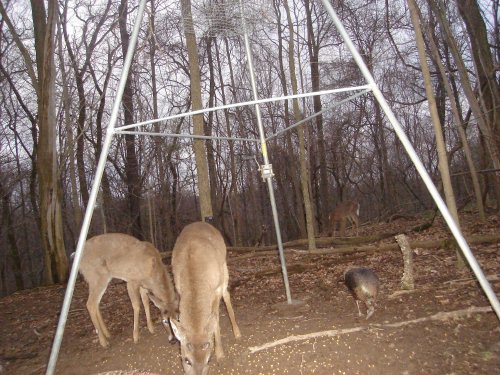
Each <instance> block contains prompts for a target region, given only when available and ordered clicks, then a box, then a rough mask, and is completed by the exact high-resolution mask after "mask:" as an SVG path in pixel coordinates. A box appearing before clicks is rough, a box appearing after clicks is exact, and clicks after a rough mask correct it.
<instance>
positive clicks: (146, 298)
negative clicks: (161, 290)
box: [139, 288, 155, 333]
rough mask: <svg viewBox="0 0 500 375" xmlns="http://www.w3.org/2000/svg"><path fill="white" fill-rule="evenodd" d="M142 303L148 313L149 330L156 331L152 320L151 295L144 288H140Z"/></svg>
mask: <svg viewBox="0 0 500 375" xmlns="http://www.w3.org/2000/svg"><path fill="white" fill-rule="evenodd" d="M139 291H140V292H141V300H142V305H143V306H144V312H145V313H146V324H147V325H148V330H149V332H151V333H155V327H154V326H153V323H152V322H151V311H150V309H149V296H148V291H147V290H146V289H144V288H140V289H139Z"/></svg>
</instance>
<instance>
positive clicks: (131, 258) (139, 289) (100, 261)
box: [79, 233, 178, 348]
mask: <svg viewBox="0 0 500 375" xmlns="http://www.w3.org/2000/svg"><path fill="white" fill-rule="evenodd" d="M79 271H80V273H81V274H82V275H83V277H84V279H85V280H86V281H87V284H88V287H89V296H88V299H87V310H88V312H89V315H90V319H91V320H92V323H93V325H94V328H95V330H96V332H97V335H98V337H99V343H100V344H101V346H103V347H105V348H107V347H108V346H109V342H108V339H109V338H110V337H111V336H110V333H109V330H108V328H107V327H106V324H105V323H104V320H103V318H102V315H101V311H100V309H99V304H100V301H101V298H102V296H103V295H104V292H105V291H106V289H107V287H108V284H109V282H110V281H111V280H112V279H121V280H124V281H125V282H126V283H127V292H128V295H129V297H130V301H131V302H132V308H133V310H134V330H133V338H134V343H137V342H138V341H139V312H140V303H139V299H140V300H141V301H142V304H143V306H144V311H145V313H146V321H147V327H148V330H149V331H150V332H151V333H154V326H153V323H152V322H151V314H150V309H149V300H151V301H152V302H153V303H154V304H155V305H156V307H158V309H159V310H160V314H161V317H162V319H163V322H166V321H168V319H169V318H170V317H172V316H175V315H176V313H177V310H178V296H177V294H176V292H175V289H174V285H173V283H172V279H171V277H170V274H169V272H168V271H167V269H166V268H165V266H164V264H163V262H162V260H161V256H160V253H159V251H158V250H157V249H156V248H155V247H154V246H153V244H152V243H150V242H147V241H140V240H138V239H137V238H135V237H132V236H129V235H127V234H123V233H107V234H101V235H98V236H95V237H92V238H90V239H89V240H87V241H86V242H85V246H84V249H83V255H82V258H81V263H80V268H79ZM172 338H173V337H172V336H171V337H169V339H170V340H171V339H172Z"/></svg>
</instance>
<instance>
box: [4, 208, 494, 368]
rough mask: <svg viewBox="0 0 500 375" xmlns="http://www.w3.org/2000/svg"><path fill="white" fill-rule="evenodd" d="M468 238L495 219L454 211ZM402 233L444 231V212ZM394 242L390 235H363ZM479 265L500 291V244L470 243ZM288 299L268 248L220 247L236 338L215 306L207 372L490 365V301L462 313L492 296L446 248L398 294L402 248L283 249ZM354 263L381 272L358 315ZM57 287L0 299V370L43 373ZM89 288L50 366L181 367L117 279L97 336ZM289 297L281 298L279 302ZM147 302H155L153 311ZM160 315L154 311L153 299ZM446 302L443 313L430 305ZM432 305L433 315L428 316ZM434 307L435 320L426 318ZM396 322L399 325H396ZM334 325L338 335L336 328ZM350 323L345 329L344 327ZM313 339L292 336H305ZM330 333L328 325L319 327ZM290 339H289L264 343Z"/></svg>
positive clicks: (424, 257) (174, 349) (422, 254)
mask: <svg viewBox="0 0 500 375" xmlns="http://www.w3.org/2000/svg"><path fill="white" fill-rule="evenodd" d="M422 222H423V220H422V219H420V220H418V219H399V220H397V221H395V222H392V223H380V224H371V225H364V226H362V228H361V230H360V236H366V235H373V234H377V233H382V232H388V231H401V232H403V231H406V230H408V229H409V228H412V227H414V226H415V225H417V224H419V223H422ZM462 226H463V230H464V234H465V235H466V237H468V236H481V235H500V217H499V216H498V215H496V216H490V217H489V218H488V221H487V222H486V223H479V222H478V220H477V219H476V218H475V217H474V216H472V215H467V216H464V217H463V218H462ZM408 236H409V239H410V240H411V241H417V240H426V239H443V238H446V237H448V233H447V231H446V229H445V227H444V225H443V224H442V221H441V220H437V222H435V224H434V225H433V226H432V227H431V228H430V229H427V230H426V231H424V232H421V233H414V232H412V233H408ZM390 242H394V239H393V238H392V237H391V238H388V239H386V240H383V241H379V242H377V243H371V244H370V245H379V246H383V245H384V244H385V243H390ZM471 248H472V250H473V252H474V254H475V256H476V258H477V259H478V262H479V263H480V265H481V267H482V269H483V271H484V273H485V274H486V275H487V276H488V277H489V279H490V282H491V284H492V286H493V288H494V290H495V292H496V293H497V295H498V294H499V291H500V281H499V275H500V267H499V264H500V263H499V260H500V245H499V244H498V242H497V243H496V244H489V245H473V246H471ZM285 252H286V260H287V265H288V267H289V269H290V273H289V280H290V289H291V293H292V298H293V299H294V300H299V301H301V302H302V304H301V305H297V306H295V305H294V306H293V308H283V304H282V303H283V302H285V301H286V296H285V292H284V286H283V281H282V276H281V273H280V272H279V260H278V257H277V255H276V254H274V255H269V254H264V255H260V256H259V255H256V256H253V257H246V256H243V255H242V254H241V253H237V254H233V253H232V252H231V253H230V254H229V261H228V265H229V270H230V291H231V296H232V301H233V306H234V308H235V312H236V317H237V321H238V323H239V326H240V329H241V332H242V337H241V338H240V339H239V340H235V339H234V336H233V334H232V332H231V326H230V323H229V319H228V317H227V314H226V310H225V308H224V307H222V308H221V312H222V314H223V316H222V317H221V327H222V328H221V329H222V340H223V345H224V350H225V353H226V358H225V359H224V360H223V361H221V362H219V363H217V362H215V361H214V363H213V364H212V367H211V374H225V375H226V374H263V375H269V374H292V375H295V374H296V375H299V374H300V375H306V374H388V375H391V374H400V375H403V374H404V375H413V374H450V375H451V374H498V373H499V372H500V324H499V320H498V318H497V317H496V315H495V314H494V313H493V312H491V311H484V309H483V310H479V311H476V312H471V313H468V314H463V313H461V311H462V310H464V309H467V308H470V307H479V308H480V307H485V308H488V307H489V306H490V305H489V303H488V300H487V299H486V297H485V296H484V294H483V292H482V290H481V289H480V287H479V285H478V283H477V282H476V281H475V279H474V277H473V276H471V274H470V273H469V272H468V271H466V270H465V271H457V269H456V267H455V262H456V256H455V252H454V250H449V249H442V248H425V249H424V248H414V261H415V264H414V266H415V286H416V288H415V290H413V291H411V292H405V293H400V292H399V291H400V280H401V276H402V272H403V262H402V257H401V253H400V252H399V251H377V252H370V253H363V252H355V253H348V254H334V253H333V254H326V255H308V254H307V253H306V252H304V251H299V250H298V249H297V250H289V249H287V250H286V251H285ZM351 265H363V266H367V267H370V268H371V269H373V270H374V271H375V272H376V273H377V274H378V276H379V278H380V279H381V282H382V290H381V294H380V296H379V299H378V302H377V308H376V310H375V314H374V315H373V316H372V318H371V319H370V320H368V321H367V320H365V319H364V318H363V317H361V318H360V317H358V312H357V308H356V304H355V302H354V299H353V298H352V296H351V295H350V294H349V293H348V290H347V288H346V287H345V285H344V284H343V282H342V275H343V272H344V270H345V269H346V268H347V267H348V266H351ZM64 289H65V288H64V286H54V287H49V288H38V289H35V290H28V291H23V292H20V293H15V294H13V295H10V296H7V297H4V298H2V299H0V327H1V328H0V331H1V333H0V366H1V367H0V374H2V375H5V374H8V375H11V374H20V375H21V374H22V375H29V374H43V373H45V369H46V366H47V362H48V357H49V353H50V346H51V342H52V339H53V334H54V331H55V327H56V324H57V319H58V315H59V312H60V308H61V304H62V299H63V294H64ZM86 298H87V286H86V284H85V282H84V281H83V280H82V279H79V281H78V282H77V285H76V288H75V292H74V297H73V301H72V305H71V309H70V313H69V317H68V321H67V325H66V330H65V333H64V339H63V342H62V347H61V351H60V354H59V359H58V362H57V369H56V373H57V374H74V375H79V374H85V375H90V374H99V373H106V372H111V371H114V372H113V373H114V374H136V375H138V374H181V373H182V369H181V365H180V357H179V344H178V343H176V344H170V343H169V342H168V339H167V336H168V335H167V333H166V332H165V330H164V329H163V327H162V326H161V323H159V322H158V321H157V322H156V332H155V333H154V334H151V333H149V331H148V330H147V329H146V327H145V318H144V316H143V315H141V338H140V340H139V343H137V344H134V343H133V341H132V315H133V313H132V307H131V305H130V302H129V300H128V296H127V292H126V287H125V284H124V283H120V282H116V283H112V284H111V285H110V286H109V288H108V290H107V292H106V294H105V295H104V297H103V300H102V302H101V309H102V312H103V316H104V319H105V321H106V322H107V324H108V328H109V329H110V332H111V335H112V337H111V341H110V344H111V345H110V347H109V348H108V349H104V348H102V347H100V346H99V342H98V340H97V335H96V334H95V333H94V331H93V326H92V323H91V321H90V318H89V316H88V313H87V310H86V308H85V302H86ZM285 307H286V304H285ZM153 310H154V311H153ZM152 312H154V314H155V317H156V318H158V314H157V310H156V309H154V308H153V309H152ZM442 312H450V314H449V315H439V313H442ZM436 314H438V315H436ZM430 317H434V318H435V319H428V318H430ZM397 323H401V324H397ZM335 330H338V331H340V332H337V333H338V334H336V335H335ZM346 330H350V332H346ZM314 333H317V335H315V336H314V335H313V336H312V337H309V338H307V337H303V336H300V335H307V334H314ZM327 334H329V335H327ZM287 337H290V338H291V339H292V340H293V339H294V341H290V342H288V343H276V345H275V346H273V347H270V348H268V349H263V350H260V351H259V350H258V348H256V347H259V346H261V345H263V344H266V343H273V342H274V341H276V340H280V339H285V338H287Z"/></svg>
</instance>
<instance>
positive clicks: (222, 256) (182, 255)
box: [170, 222, 241, 374]
mask: <svg viewBox="0 0 500 375" xmlns="http://www.w3.org/2000/svg"><path fill="white" fill-rule="evenodd" d="M172 272H173V274H174V282H175V287H176V289H177V292H178V293H179V297H180V302H179V320H175V319H172V318H171V319H170V325H171V327H172V331H173V332H174V335H175V336H176V337H177V339H178V340H179V341H180V343H181V358H182V367H183V368H184V372H185V373H186V374H207V373H208V370H209V360H210V357H211V355H212V351H213V350H214V347H215V357H216V359H217V360H219V359H221V358H223V357H224V350H223V349H222V343H221V335H220V325H219V305H220V299H221V297H222V298H223V299H224V303H225V304H226V308H227V311H228V314H229V318H230V320H231V324H232V327H233V334H234V336H235V337H236V338H238V337H240V336H241V333H240V329H239V328H238V325H237V324H236V319H235V317H234V311H233V307H232V305H231V298H230V296H229V291H228V290H227V287H228V282H229V274H228V270H227V264H226V245H225V243H224V239H223V238H222V235H221V234H220V232H219V231H218V230H217V229H215V228H214V227H213V226H212V225H210V224H207V223H204V222H196V223H192V224H189V225H187V226H186V227H185V228H184V229H183V230H182V232H181V234H180V235H179V237H178V238H177V241H176V243H175V246H174V250H173V252H172ZM214 337H215V345H214Z"/></svg>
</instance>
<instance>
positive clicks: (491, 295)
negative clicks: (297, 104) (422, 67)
mask: <svg viewBox="0 0 500 375" xmlns="http://www.w3.org/2000/svg"><path fill="white" fill-rule="evenodd" d="M321 1H322V2H323V5H324V6H325V8H326V10H327V12H328V13H329V14H330V17H331V18H332V20H333V22H334V23H335V26H336V27H337V30H338V31H339V33H340V35H341V36H342V39H344V42H345V44H346V45H347V47H348V48H349V50H350V51H351V54H352V56H353V58H354V60H355V61H356V63H357V64H358V67H359V68H360V70H361V72H362V74H363V76H364V77H365V79H366V81H367V82H368V84H369V85H370V87H371V88H372V91H373V95H374V96H375V98H376V99H377V100H378V103H379V104H380V107H381V108H382V109H383V110H384V112H385V114H386V116H387V118H388V119H389V121H390V123H391V124H392V126H393V128H394V131H395V132H396V134H397V136H398V137H399V140H400V141H401V143H402V144H403V146H404V148H405V150H406V152H407V153H408V156H409V157H410V159H411V160H412V161H413V164H414V165H415V168H416V169H417V171H418V173H419V174H420V177H421V178H422V180H423V181H424V183H425V185H426V186H427V189H428V190H429V193H430V194H431V196H432V198H434V201H435V202H436V205H437V206H438V208H439V211H441V214H442V215H443V218H444V219H445V221H446V223H447V224H448V227H449V228H450V231H451V233H452V234H453V236H454V237H455V239H456V241H457V244H458V246H459V247H460V249H461V250H462V253H463V254H464V256H465V258H466V260H467V262H468V263H469V266H470V267H471V269H472V271H473V272H474V274H475V275H476V278H477V280H478V281H479V284H480V285H481V287H482V289H483V291H484V293H485V294H486V297H487V298H488V300H489V301H490V304H491V306H492V308H493V310H495V313H496V314H497V318H498V319H500V304H499V302H498V299H497V296H496V295H495V292H494V291H493V289H492V288H491V285H490V283H489V282H488V280H487V279H486V277H485V275H484V273H483V271H482V270H481V267H480V266H479V264H478V263H477V260H476V258H475V257H474V255H473V254H472V251H471V250H470V248H469V245H468V244H467V241H465V238H464V237H463V235H462V233H461V231H460V228H458V226H457V224H456V223H455V220H453V217H452V216H451V214H450V212H449V211H448V207H446V204H445V203H444V201H443V199H442V198H441V195H440V194H439V192H438V190H437V188H436V186H434V183H433V182H432V179H431V177H430V176H429V174H428V173H427V171H426V169H425V167H424V165H423V164H422V162H421V161H420V158H419V157H418V155H417V153H416V152H415V149H414V148H413V146H412V144H411V143H410V141H409V139H408V137H407V136H406V134H405V132H404V130H403V128H402V126H401V125H400V124H399V121H398V120H397V119H396V116H395V115H394V113H393V112H392V110H391V108H390V107H389V104H387V102H386V101H385V98H384V96H383V94H382V92H381V91H380V90H379V88H378V86H377V84H376V83H375V80H374V79H373V77H372V75H371V73H370V71H369V70H368V68H367V67H366V65H365V63H364V61H363V58H362V57H361V55H360V54H359V52H358V50H357V49H356V47H355V46H354V43H353V42H352V41H351V39H350V37H349V34H347V31H346V30H345V29H344V26H343V25H342V22H341V21H340V19H339V18H338V17H337V14H336V13H335V11H334V10H333V7H332V5H331V4H330V2H329V1H328V0H321Z"/></svg>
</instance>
